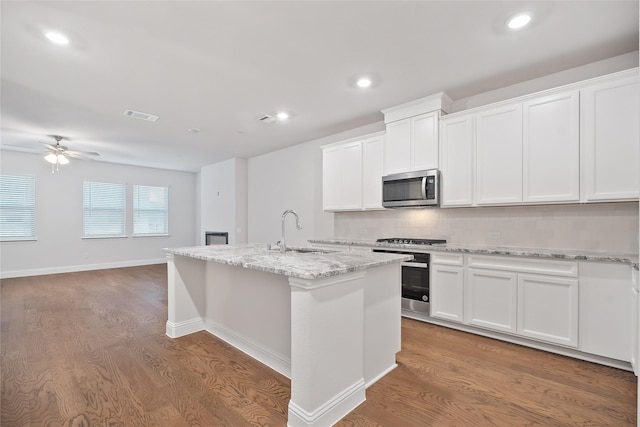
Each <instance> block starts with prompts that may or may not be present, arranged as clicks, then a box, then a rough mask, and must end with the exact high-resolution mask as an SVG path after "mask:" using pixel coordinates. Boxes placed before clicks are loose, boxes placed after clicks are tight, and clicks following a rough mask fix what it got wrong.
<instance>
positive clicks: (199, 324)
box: [167, 317, 205, 338]
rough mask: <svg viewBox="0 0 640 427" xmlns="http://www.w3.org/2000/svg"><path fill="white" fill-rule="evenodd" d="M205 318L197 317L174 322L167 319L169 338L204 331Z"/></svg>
mask: <svg viewBox="0 0 640 427" xmlns="http://www.w3.org/2000/svg"><path fill="white" fill-rule="evenodd" d="M204 325H205V324H204V319H203V318H202V317H196V318H195V319H189V320H185V321H183V322H178V323H173V322H170V321H169V320H167V336H168V337H169V338H179V337H183V336H185V335H189V334H193V333H194V332H200V331H204V329H205V328H204Z"/></svg>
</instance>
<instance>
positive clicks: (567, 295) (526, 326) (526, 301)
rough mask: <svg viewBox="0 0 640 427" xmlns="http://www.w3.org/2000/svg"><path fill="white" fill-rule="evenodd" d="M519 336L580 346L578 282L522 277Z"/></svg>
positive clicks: (519, 284) (527, 275)
mask: <svg viewBox="0 0 640 427" xmlns="http://www.w3.org/2000/svg"><path fill="white" fill-rule="evenodd" d="M518 334H519V335H522V336H525V337H529V338H534V339H537V340H541V341H547V342H551V343H554V344H561V345H565V346H569V347H577V346H578V279H567V278H561V277H552V276H541V275H533V274H519V275H518Z"/></svg>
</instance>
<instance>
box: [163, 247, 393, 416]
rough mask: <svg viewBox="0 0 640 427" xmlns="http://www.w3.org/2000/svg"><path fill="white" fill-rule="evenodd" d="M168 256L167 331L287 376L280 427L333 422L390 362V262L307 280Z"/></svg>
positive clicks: (358, 400)
mask: <svg viewBox="0 0 640 427" xmlns="http://www.w3.org/2000/svg"><path fill="white" fill-rule="evenodd" d="M281 256H282V257H285V256H290V255H281ZM168 258H169V259H168V279H169V280H168V282H169V283H168V284H169V289H168V297H169V298H168V299H169V301H168V306H169V313H168V321H167V335H168V336H170V337H172V338H177V337H180V336H183V335H187V334H190V333H193V332H197V331H202V330H206V331H208V332H210V333H211V334H213V335H215V336H217V337H219V338H221V339H223V340H224V341H227V342H228V343H230V344H231V345H233V346H235V347H236V348H238V349H240V350H242V351H243V352H245V353H247V354H248V355H250V356H252V357H253V358H255V359H257V360H259V361H260V362H262V363H264V364H266V365H267V366H269V367H271V368H272V369H274V370H276V371H278V372H280V373H281V374H283V375H285V376H287V377H288V378H290V379H291V400H290V402H289V416H288V423H287V424H288V426H291V427H298V426H330V425H333V424H335V423H336V422H337V421H338V420H340V419H341V418H343V417H344V416H345V415H346V414H348V413H349V412H351V411H352V410H353V409H354V408H355V407H356V406H358V405H359V404H360V403H362V402H363V401H364V400H365V389H366V387H368V386H369V385H371V384H373V383H374V382H376V381H377V380H378V379H379V378H381V377H382V376H384V375H385V374H386V373H388V372H389V371H391V370H392V369H393V368H395V366H396V362H395V355H396V353H397V352H398V351H400V275H401V272H400V263H399V262H392V263H387V264H384V265H380V266H375V267H371V268H367V269H364V270H360V271H353V272H347V273H345V274H339V275H333V276H329V277H319V278H312V279H306V278H300V277H292V276H286V275H283V274H276V273H270V272H266V271H258V270H254V269H250V268H244V267H240V266H234V265H228V264H224V263H220V262H215V261H206V260H203V259H195V258H191V257H189V256H181V255H173V254H169V255H168Z"/></svg>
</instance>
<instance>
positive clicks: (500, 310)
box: [465, 268, 517, 334]
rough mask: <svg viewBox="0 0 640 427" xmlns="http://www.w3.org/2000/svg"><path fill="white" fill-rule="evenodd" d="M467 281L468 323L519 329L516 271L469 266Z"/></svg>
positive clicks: (490, 327) (496, 327)
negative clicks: (517, 326)
mask: <svg viewBox="0 0 640 427" xmlns="http://www.w3.org/2000/svg"><path fill="white" fill-rule="evenodd" d="M466 285H467V286H466V298H465V299H466V322H467V323H468V324H469V325H473V326H478V327H481V328H488V329H494V330H496V331H500V332H507V333H511V334H514V333H516V302H517V274H516V273H512V272H508V271H497V270H484V269H478V268H469V269H468V270H467V280H466Z"/></svg>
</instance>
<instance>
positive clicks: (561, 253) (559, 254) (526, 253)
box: [309, 239, 639, 270]
mask: <svg viewBox="0 0 640 427" xmlns="http://www.w3.org/2000/svg"><path fill="white" fill-rule="evenodd" d="M309 243H311V244H324V245H346V246H364V247H371V248H390V249H410V250H421V251H425V252H453V253H470V254H472V253H475V254H485V255H508V256H523V257H533V258H550V259H564V260H574V261H598V262H615V263H628V264H631V266H632V267H633V268H635V269H636V270H637V269H638V266H639V260H638V255H636V254H626V253H616V252H607V251H602V252H599V251H588V250H579V249H578V250H575V249H564V250H563V249H544V248H519V247H509V246H479V245H464V244H459V243H443V244H435V245H430V246H425V245H409V244H395V243H378V242H376V241H375V240H358V239H353V240H350V239H311V240H309Z"/></svg>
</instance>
